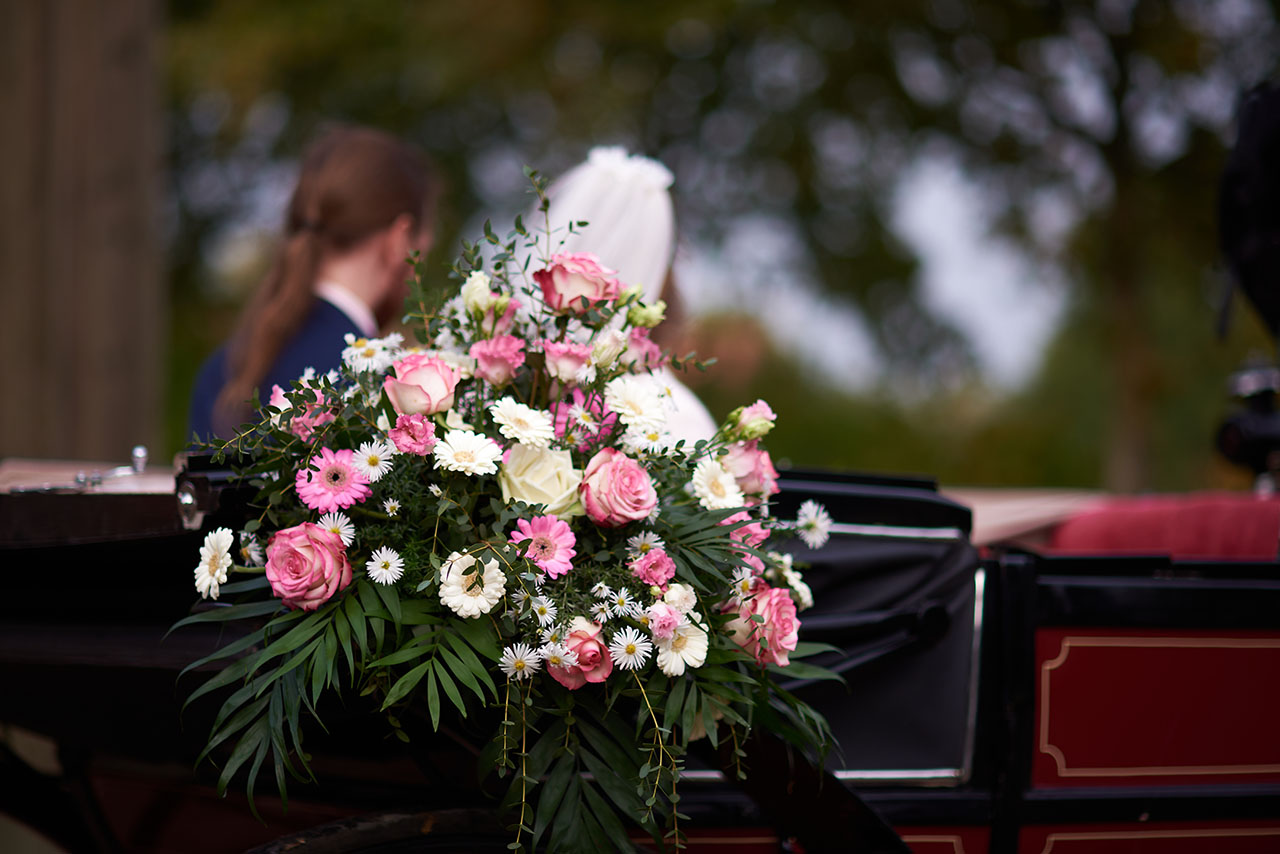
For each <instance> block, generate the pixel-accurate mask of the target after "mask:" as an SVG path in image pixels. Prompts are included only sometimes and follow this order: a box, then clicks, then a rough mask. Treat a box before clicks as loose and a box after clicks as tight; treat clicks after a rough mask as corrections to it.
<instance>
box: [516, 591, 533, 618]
mask: <svg viewBox="0 0 1280 854" xmlns="http://www.w3.org/2000/svg"><path fill="white" fill-rule="evenodd" d="M531 598H533V597H532V596H530V595H529V591H528V590H525V589H524V588H523V587H522V588H520V589H519V590H517V591H515V592H514V593H512V594H511V604H512V606H513V607H514V608H515V609H516V613H517V614H518V613H520V612H521V611H523V610H524V605H525V603H526V602H528V601H529V600H530V599H531Z"/></svg>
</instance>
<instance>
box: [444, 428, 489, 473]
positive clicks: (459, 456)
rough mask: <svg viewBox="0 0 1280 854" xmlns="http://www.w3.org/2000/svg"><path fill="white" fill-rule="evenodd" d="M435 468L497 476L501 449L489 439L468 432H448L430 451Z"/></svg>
mask: <svg viewBox="0 0 1280 854" xmlns="http://www.w3.org/2000/svg"><path fill="white" fill-rule="evenodd" d="M431 455H432V456H434V457H435V458H436V468H438V469H439V468H443V469H448V470H449V471H460V472H462V473H463V474H468V475H478V474H497V473H498V460H500V459H501V458H502V448H500V447H498V444H497V443H496V442H494V441H493V440H492V439H490V438H489V437H488V436H483V435H481V434H479V433H473V432H471V431H470V430H450V431H449V432H448V433H445V434H444V438H443V439H441V440H440V441H439V442H436V446H435V447H434V448H432V449H431Z"/></svg>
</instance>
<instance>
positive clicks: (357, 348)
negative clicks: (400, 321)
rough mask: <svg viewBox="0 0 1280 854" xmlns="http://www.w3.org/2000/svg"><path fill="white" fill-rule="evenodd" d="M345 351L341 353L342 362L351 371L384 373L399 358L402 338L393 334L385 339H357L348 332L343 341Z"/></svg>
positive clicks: (396, 333) (397, 334)
mask: <svg viewBox="0 0 1280 854" xmlns="http://www.w3.org/2000/svg"><path fill="white" fill-rule="evenodd" d="M343 340H345V341H346V342H347V346H346V349H344V350H343V351H342V361H343V362H344V363H345V364H346V366H347V367H349V368H350V369H351V370H352V371H354V372H356V373H364V372H365V371H385V370H387V369H388V368H390V367H391V365H392V363H393V362H395V360H396V359H398V358H399V357H400V354H401V349H400V345H401V344H403V343H404V336H402V335H400V334H399V333H398V332H393V333H391V334H390V335H388V336H387V337H386V338H357V337H356V336H355V335H354V334H353V333H350V332H348V333H347V334H346V336H344V339H343Z"/></svg>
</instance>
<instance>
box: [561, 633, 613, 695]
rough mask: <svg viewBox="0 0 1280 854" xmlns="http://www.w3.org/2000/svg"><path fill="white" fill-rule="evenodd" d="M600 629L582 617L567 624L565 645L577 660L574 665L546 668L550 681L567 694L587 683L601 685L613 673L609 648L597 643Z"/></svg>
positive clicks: (600, 641)
mask: <svg viewBox="0 0 1280 854" xmlns="http://www.w3.org/2000/svg"><path fill="white" fill-rule="evenodd" d="M602 628H603V627H602V626H601V625H600V624H599V623H593V622H590V621H589V620H587V619H586V618H585V617H574V618H573V622H571V623H570V624H569V636H568V637H566V638H565V641H564V644H565V646H567V647H568V648H569V651H570V652H572V653H574V654H575V655H576V656H577V657H578V663H577V664H570V665H547V672H548V673H550V674H551V678H552V679H554V680H556V681H557V682H559V683H560V684H561V685H563V686H564V687H566V688H568V689H569V690H570V691H576V690H577V689H579V688H581V687H582V686H583V685H585V684H587V683H588V682H603V681H604V680H606V679H608V678H609V674H610V673H612V672H613V656H611V655H609V647H608V646H607V645H606V644H605V643H604V641H603V640H601V639H600V633H601V631H602Z"/></svg>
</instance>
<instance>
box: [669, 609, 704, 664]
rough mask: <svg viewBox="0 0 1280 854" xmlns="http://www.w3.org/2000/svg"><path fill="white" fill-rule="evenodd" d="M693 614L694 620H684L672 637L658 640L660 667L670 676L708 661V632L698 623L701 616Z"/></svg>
mask: <svg viewBox="0 0 1280 854" xmlns="http://www.w3.org/2000/svg"><path fill="white" fill-rule="evenodd" d="M692 616H693V619H692V620H682V621H681V622H680V625H678V626H676V630H675V631H674V632H672V633H671V637H669V638H665V639H660V640H658V641H657V644H658V667H659V668H660V669H661V670H662V672H663V673H665V674H667V675H668V676H680V675H681V674H683V673H684V671H685V668H687V667H701V666H702V665H703V664H704V663H706V660H707V633H706V631H705V630H704V629H702V628H701V627H699V626H698V625H697V622H698V621H699V620H701V617H700V616H699V615H698V614H693V615H692Z"/></svg>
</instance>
